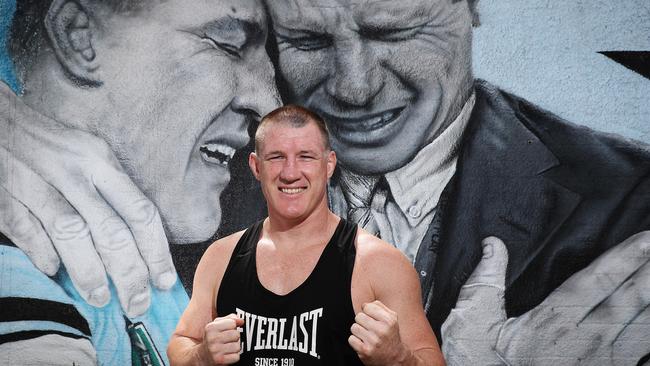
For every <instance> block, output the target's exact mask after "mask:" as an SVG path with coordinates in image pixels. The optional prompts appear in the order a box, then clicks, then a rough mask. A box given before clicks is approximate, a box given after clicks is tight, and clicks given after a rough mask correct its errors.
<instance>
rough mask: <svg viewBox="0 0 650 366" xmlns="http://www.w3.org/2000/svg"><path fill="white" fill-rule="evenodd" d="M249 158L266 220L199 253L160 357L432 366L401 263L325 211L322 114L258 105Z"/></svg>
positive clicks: (429, 342) (426, 332)
mask: <svg viewBox="0 0 650 366" xmlns="http://www.w3.org/2000/svg"><path fill="white" fill-rule="evenodd" d="M249 165H250V168H251V170H252V172H253V175H254V176H255V178H257V179H258V180H259V181H260V184H261V186H262V192H263V193H264V197H265V198H266V202H267V206H268V218H266V219H264V220H262V221H260V222H258V223H256V224H254V225H253V226H252V227H250V228H249V229H247V230H246V231H242V232H238V233H235V234H233V235H231V236H228V237H225V238H223V239H220V240H218V241H217V242H215V243H214V244H213V245H212V246H210V248H209V249H208V250H207V251H206V253H205V254H204V255H203V258H202V259H201V262H200V263H199V266H198V268H197V271H196V278H195V281H194V290H193V293H192V299H191V300H190V304H189V306H188V307H187V309H186V310H185V312H184V313H183V316H182V317H181V320H180V322H179V325H178V328H177V329H176V332H175V333H174V336H173V337H172V340H171V342H170V346H169V349H168V354H169V358H170V359H171V360H172V363H174V364H177V365H196V364H213V363H214V364H219V365H221V364H240V365H294V364H295V365H360V364H362V363H361V362H363V364H365V365H442V364H444V360H443V359H442V355H441V353H440V349H439V348H438V344H437V342H436V338H435V336H434V335H433V331H432V330H431V327H430V326H429V324H428V323H427V321H426V318H425V316H424V311H423V310H422V304H421V302H420V289H419V284H418V279H417V275H416V273H415V270H414V269H413V267H412V266H411V265H410V264H409V263H408V261H407V260H406V258H405V257H404V256H403V255H402V254H401V253H400V252H399V251H398V250H397V249H395V248H394V247H392V246H391V245H389V244H388V243H386V242H383V241H381V240H380V239H378V238H376V237H374V236H372V235H369V234H368V233H367V232H366V231H365V230H363V229H358V228H357V225H356V224H353V223H350V222H348V221H346V220H342V219H340V218H339V217H338V216H336V215H334V213H332V212H331V211H330V210H329V208H328V204H327V181H328V179H329V178H330V177H331V176H332V174H333V173H334V168H335V167H336V154H335V153H334V152H333V151H332V150H331V149H330V146H329V136H328V132H327V128H326V126H325V123H324V121H323V120H322V119H321V118H320V117H319V116H317V115H315V114H314V113H312V112H310V111H308V110H306V109H304V108H302V107H298V106H293V105H289V106H285V107H281V108H279V109H277V110H275V111H273V112H271V113H269V114H268V115H267V116H265V117H264V118H263V119H262V121H261V123H260V126H259V128H258V130H257V132H256V134H255V152H254V153H251V155H250V158H249ZM355 314H356V315H355Z"/></svg>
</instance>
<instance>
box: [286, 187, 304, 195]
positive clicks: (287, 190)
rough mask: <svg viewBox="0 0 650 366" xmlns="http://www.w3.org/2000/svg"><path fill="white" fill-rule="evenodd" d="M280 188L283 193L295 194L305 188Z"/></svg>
mask: <svg viewBox="0 0 650 366" xmlns="http://www.w3.org/2000/svg"><path fill="white" fill-rule="evenodd" d="M281 190H282V192H283V193H287V194H296V193H300V192H302V191H304V190H305V189H304V188H282V189H281Z"/></svg>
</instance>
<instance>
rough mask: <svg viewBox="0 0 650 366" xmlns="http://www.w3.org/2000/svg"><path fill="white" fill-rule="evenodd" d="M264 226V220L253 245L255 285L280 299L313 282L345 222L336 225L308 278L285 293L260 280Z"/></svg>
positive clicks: (340, 220)
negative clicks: (259, 261) (259, 253)
mask: <svg viewBox="0 0 650 366" xmlns="http://www.w3.org/2000/svg"><path fill="white" fill-rule="evenodd" d="M263 226H264V220H262V222H261V224H260V229H259V232H258V233H257V239H256V241H255V246H254V247H253V253H252V266H253V269H254V276H253V277H254V280H255V281H254V282H255V286H257V287H258V288H259V289H260V290H261V291H262V292H265V293H266V294H267V295H270V296H272V297H275V298H278V299H286V298H288V297H290V296H293V295H294V294H296V293H298V292H299V291H300V290H301V289H302V288H304V287H306V286H307V285H309V283H310V282H312V279H313V277H314V273H316V272H317V271H318V269H319V268H320V267H321V266H322V262H323V261H324V259H323V258H326V256H327V255H329V252H330V251H331V250H333V249H332V248H335V247H336V243H334V239H335V238H337V237H338V234H339V232H340V231H342V230H343V228H344V226H345V225H344V223H343V219H339V223H338V224H337V225H336V229H335V230H334V232H333V233H332V236H331V237H330V239H329V240H328V242H327V244H325V248H323V251H322V252H321V254H320V256H319V257H318V261H317V262H316V265H315V266H314V268H313V269H312V270H311V272H310V273H309V275H308V276H307V278H305V280H304V281H302V282H301V283H300V284H299V285H298V286H296V287H295V288H294V289H292V290H291V291H289V292H287V293H286V294H284V295H280V294H276V293H275V292H273V291H271V290H269V289H268V288H266V287H265V286H264V285H263V284H262V281H260V276H259V274H258V272H257V243H258V242H259V240H260V237H261V236H262V230H264V229H263Z"/></svg>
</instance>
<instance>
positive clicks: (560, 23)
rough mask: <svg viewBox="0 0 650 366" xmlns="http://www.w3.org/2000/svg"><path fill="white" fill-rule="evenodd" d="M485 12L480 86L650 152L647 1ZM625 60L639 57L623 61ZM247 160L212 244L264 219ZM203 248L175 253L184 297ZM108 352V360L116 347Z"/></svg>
mask: <svg viewBox="0 0 650 366" xmlns="http://www.w3.org/2000/svg"><path fill="white" fill-rule="evenodd" d="M13 7H14V4H13V2H12V1H8V0H0V15H1V18H0V34H2V35H4V33H5V32H6V28H7V26H8V25H9V22H10V19H11V14H12V12H13ZM479 13H480V19H481V25H480V26H479V27H477V28H476V29H474V33H473V34H474V42H473V65H474V75H475V77H477V78H482V79H485V80H488V81H489V82H491V83H493V84H495V85H497V86H498V87H500V88H503V89H504V90H506V91H509V92H512V93H514V94H516V95H518V96H521V97H522V98H524V99H527V100H529V101H531V102H532V103H534V104H537V105H539V106H540V107H542V108H544V109H547V110H549V111H551V112H553V113H555V114H557V115H559V116H560V117H562V118H564V119H566V120H568V121H571V122H573V123H577V124H581V125H584V126H588V127H591V128H594V129H597V130H602V131H605V132H609V133H614V134H618V135H621V136H623V137H624V138H629V139H635V140H638V141H641V142H644V143H650V123H648V122H649V121H648V116H650V103H648V97H647V96H648V95H650V80H649V79H648V73H649V72H650V67H649V64H648V60H649V59H650V56H649V54H650V4H648V2H647V1H645V0H624V1H619V2H611V1H604V0H603V1H567V2H554V1H550V0H549V1H536V2H521V1H515V0H508V1H505V0H501V1H496V0H483V1H481V2H479ZM2 42H3V43H2V44H1V46H2V47H1V50H0V78H1V79H3V80H5V81H6V82H7V83H8V84H9V85H11V86H12V87H13V88H14V89H15V90H19V85H18V84H17V81H16V79H15V78H14V76H13V71H12V65H11V63H10V61H9V59H8V58H7V56H6V50H5V47H4V37H2ZM628 51H635V52H636V53H632V54H630V53H621V52H628ZM607 54H609V55H610V56H612V57H607V56H606V55H607ZM621 55H622V56H623V59H620V58H619V59H618V62H617V61H615V60H614V59H613V58H617V56H621ZM626 57H627V58H626ZM644 60H645V61H644ZM644 62H645V63H644ZM639 65H640V66H639ZM644 75H645V76H644ZM281 92H282V90H281ZM247 149H248V150H250V145H249V146H248V147H247ZM246 155H247V150H246V149H244V150H242V151H240V152H238V153H237V154H236V156H235V158H234V160H233V162H232V163H231V171H232V173H233V178H232V182H231V184H230V185H229V186H228V188H227V190H226V191H225V193H224V194H223V195H222V197H221V202H222V208H223V212H224V213H223V215H222V217H223V218H222V222H221V226H220V228H219V229H218V231H217V234H216V235H215V237H219V236H222V235H225V234H229V233H231V232H233V231H235V230H239V229H241V228H243V227H245V226H246V225H248V224H250V223H251V222H252V221H254V220H255V219H257V218H259V217H262V216H263V215H264V212H263V206H262V205H263V202H262V199H261V196H260V194H259V192H258V191H257V190H256V189H257V185H256V183H255V182H253V181H252V180H251V178H250V174H249V172H248V168H247V166H246V164H245V157H246ZM205 246H206V244H199V245H196V246H193V247H191V248H190V247H181V246H172V253H173V256H174V260H175V262H176V264H177V266H178V267H179V272H180V275H181V278H182V279H183V281H184V285H185V287H186V289H189V288H190V285H191V273H192V271H193V267H194V265H195V263H196V262H197V261H198V256H199V255H200V253H201V251H202V250H203V249H204V248H205ZM175 291H179V289H176V290H175ZM114 297H115V294H114ZM179 303H180V304H182V303H183V302H182V301H180V302H179ZM154 304H155V303H154ZM173 305H178V304H173ZM154 306H155V305H154ZM178 306H180V305H178ZM91 310H92V309H91ZM91 310H89V311H91ZM117 316H119V314H118V315H117ZM167 320H169V321H171V320H170V319H167ZM107 322H108V323H110V318H109V320H107ZM642 334H643V333H642ZM645 334H647V332H646V333H645ZM159 349H164V345H162V346H161V345H159ZM102 351H103V352H105V353H108V352H110V348H109V349H103V350H102ZM459 352H462V350H461V351H459Z"/></svg>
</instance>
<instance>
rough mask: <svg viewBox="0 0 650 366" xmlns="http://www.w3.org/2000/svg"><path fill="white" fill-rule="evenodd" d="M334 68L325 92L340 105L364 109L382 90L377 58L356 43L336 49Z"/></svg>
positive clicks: (362, 45)
mask: <svg viewBox="0 0 650 366" xmlns="http://www.w3.org/2000/svg"><path fill="white" fill-rule="evenodd" d="M334 64H335V65H334V67H333V73H332V74H331V75H330V76H329V79H328V80H327V83H326V84H325V90H326V91H327V93H328V94H329V95H331V96H332V97H333V98H334V99H336V100H338V101H340V102H342V103H343V104H347V105H350V106H355V107H363V106H366V105H368V104H369V103H370V102H372V100H373V98H375V96H376V95H377V94H378V93H379V91H381V89H382V88H383V86H384V78H383V77H382V68H381V65H380V64H379V60H378V58H377V57H376V56H375V54H374V51H373V50H372V48H371V47H370V46H369V45H367V44H364V43H363V42H361V41H360V40H353V41H350V42H348V43H345V44H342V45H340V46H338V48H337V50H336V58H335V60H334Z"/></svg>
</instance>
